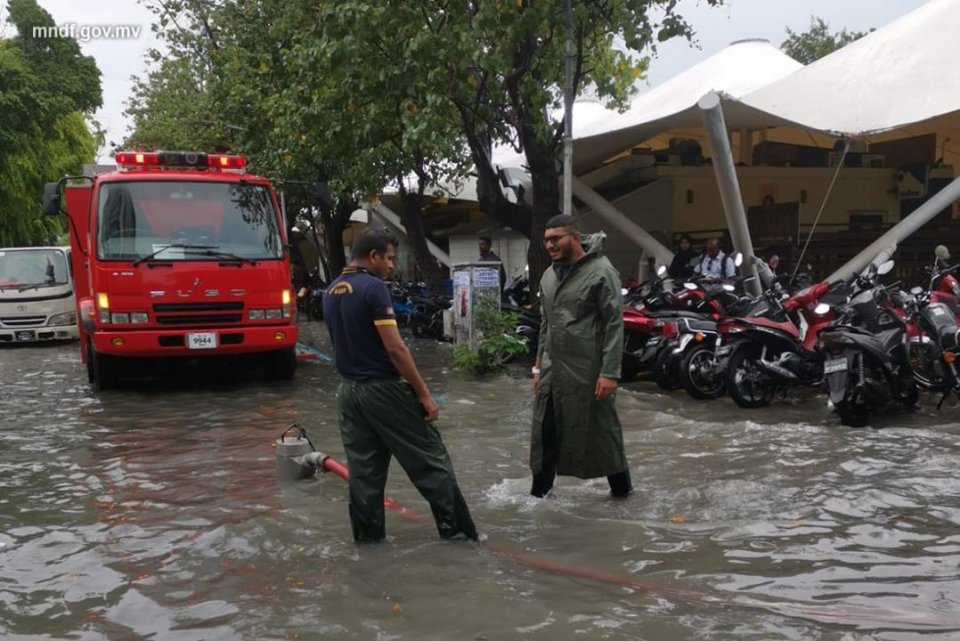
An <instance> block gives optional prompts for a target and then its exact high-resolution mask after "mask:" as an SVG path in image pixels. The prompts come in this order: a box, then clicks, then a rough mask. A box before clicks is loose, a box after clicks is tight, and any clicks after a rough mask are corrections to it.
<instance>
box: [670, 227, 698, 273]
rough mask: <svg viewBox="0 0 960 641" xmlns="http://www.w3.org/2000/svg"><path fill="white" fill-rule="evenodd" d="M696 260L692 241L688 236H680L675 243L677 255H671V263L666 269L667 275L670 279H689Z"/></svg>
mask: <svg viewBox="0 0 960 641" xmlns="http://www.w3.org/2000/svg"><path fill="white" fill-rule="evenodd" d="M696 258H697V252H696V250H694V248H693V239H692V238H690V235H689V234H682V235H681V236H680V240H679V241H678V242H677V253H676V254H674V255H673V261H672V262H671V263H670V267H668V268H667V274H669V275H670V277H671V278H689V277H690V275H691V274H693V261H694V260H695V259H696Z"/></svg>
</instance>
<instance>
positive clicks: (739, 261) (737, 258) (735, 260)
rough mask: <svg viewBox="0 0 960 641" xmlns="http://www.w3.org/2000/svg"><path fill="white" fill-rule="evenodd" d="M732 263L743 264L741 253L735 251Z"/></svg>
mask: <svg viewBox="0 0 960 641" xmlns="http://www.w3.org/2000/svg"><path fill="white" fill-rule="evenodd" d="M733 264H734V265H735V266H737V267H739V266H740V265H742V264H743V254H741V253H740V252H737V253H736V254H734V255H733Z"/></svg>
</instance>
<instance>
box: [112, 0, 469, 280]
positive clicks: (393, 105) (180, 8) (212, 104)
mask: <svg viewBox="0 0 960 641" xmlns="http://www.w3.org/2000/svg"><path fill="white" fill-rule="evenodd" d="M152 6H153V8H154V11H155V13H157V15H158V26H157V29H158V30H159V31H160V33H161V35H162V36H163V37H164V39H165V40H166V42H167V44H168V48H169V49H170V50H171V51H170V52H169V53H168V54H167V55H166V56H165V58H164V60H163V62H160V63H159V66H158V67H157V68H155V69H154V70H153V71H152V72H151V75H150V76H149V77H148V79H147V81H146V82H142V83H140V84H139V85H138V91H137V94H136V96H135V99H134V101H132V103H131V105H130V108H129V110H128V111H129V113H131V114H133V115H134V116H135V122H136V129H135V131H134V133H133V135H131V137H130V138H129V139H128V141H129V142H132V143H136V142H142V141H145V140H153V141H156V140H158V139H163V138H167V139H172V138H176V137H177V136H182V135H183V134H181V133H180V132H183V131H184V130H185V129H189V128H185V127H183V121H184V115H183V114H179V113H176V105H177V104H178V103H180V102H181V101H182V99H183V97H184V96H191V95H195V94H203V97H202V98H200V97H197V99H195V100H194V101H193V104H196V105H200V106H201V108H202V109H203V110H204V111H205V112H206V113H208V114H209V116H208V117H209V118H210V119H211V120H212V121H214V123H213V124H214V125H215V126H214V129H216V130H217V131H218V132H219V133H223V132H224V128H228V129H229V130H230V131H227V132H226V133H227V134H228V135H227V136H226V138H228V139H229V140H230V141H231V143H232V144H231V147H232V148H233V149H235V150H237V151H242V152H243V153H246V154H247V155H249V156H250V157H251V160H252V164H255V165H256V167H257V170H258V171H260V172H261V173H267V174H268V175H269V174H272V175H274V176H276V177H280V178H284V179H292V180H294V181H300V182H310V181H315V182H320V181H323V182H327V183H329V184H330V188H331V190H332V192H333V193H334V195H335V199H334V200H335V201H336V205H335V206H334V207H332V208H330V209H326V210H321V220H322V222H323V227H324V229H325V231H326V237H327V245H328V247H327V249H328V252H327V253H328V256H329V259H330V261H331V263H332V265H331V266H332V267H333V268H334V269H336V268H337V267H338V266H339V265H341V263H342V259H341V257H343V253H344V252H343V247H342V242H341V233H342V230H343V228H344V226H345V225H346V224H347V221H348V219H349V215H350V213H351V212H352V211H353V210H354V209H356V207H357V204H358V203H359V202H361V201H364V200H372V199H374V198H375V197H376V196H378V195H379V194H380V193H381V192H382V190H383V189H384V187H385V186H387V185H388V184H395V185H396V186H397V189H398V191H399V193H400V200H401V202H402V203H403V206H402V207H401V208H400V209H401V210H400V212H398V213H399V215H400V217H401V219H402V221H403V223H404V226H405V228H406V230H407V232H408V236H409V238H410V240H411V243H412V245H413V248H414V254H415V256H416V259H417V263H418V266H419V267H420V271H421V273H422V274H423V275H424V276H425V277H426V279H427V280H428V282H430V283H431V284H432V285H433V286H434V288H439V287H440V272H439V268H438V266H437V265H436V262H435V261H433V260H432V258H431V257H430V254H429V252H428V250H427V243H426V237H425V235H424V231H423V226H422V221H421V220H420V210H421V209H422V199H423V195H424V192H425V190H426V189H427V188H428V186H429V185H430V184H433V183H435V182H436V181H437V180H438V178H437V173H436V172H437V170H438V169H439V168H441V167H444V168H445V169H444V171H454V170H455V167H456V163H455V162H449V161H447V160H446V159H447V158H450V157H451V156H454V157H455V156H456V155H457V151H456V150H453V149H452V147H453V146H455V145H456V142H455V141H457V140H459V131H458V129H457V128H456V124H457V120H456V117H455V113H454V112H453V111H452V110H450V109H449V108H448V109H447V116H446V120H445V121H444V119H443V118H435V119H432V120H431V121H430V122H429V123H428V121H427V120H426V119H424V118H420V119H417V120H416V121H414V120H413V119H412V118H411V114H413V113H416V112H417V111H418V110H419V107H417V106H416V105H417V104H418V103H419V104H427V102H428V99H427V97H426V96H427V92H426V91H424V90H422V89H420V90H418V91H415V92H413V93H411V91H410V88H411V87H410V84H409V82H408V78H407V77H406V75H405V74H404V72H403V70H402V68H400V67H399V66H398V65H395V64H394V65H392V66H389V67H385V68H384V67H382V66H380V67H379V68H378V66H377V65H378V63H377V60H376V56H373V55H366V56H364V55H358V56H357V60H356V61H355V62H356V64H354V65H353V66H352V70H353V72H352V74H349V75H344V74H343V73H339V72H337V71H336V69H335V68H334V63H333V62H332V59H334V58H336V57H337V56H338V55H341V53H342V51H341V50H340V49H339V48H338V46H337V43H336V42H332V41H329V40H328V41H318V39H317V38H316V34H317V33H319V31H320V26H321V24H322V14H323V13H324V11H326V10H330V9H331V8H333V7H337V6H339V4H338V3H334V2H328V3H316V2H307V1H304V0H301V1H299V2H280V1H279V0H256V1H252V2H245V3H235V2H226V3H223V2H218V3H214V2H209V1H204V0H158V1H157V2H154V3H153V5H152ZM265 25H266V27H265ZM188 59H189V61H188ZM164 65H167V66H169V67H171V68H172V69H174V71H171V72H167V71H166V70H165V69H164ZM177 67H183V68H184V73H178V72H177V71H176V70H175V69H176V68H177ZM378 69H380V71H378ZM382 69H387V70H389V73H385V72H384V71H382ZM364 74H366V76H367V77H366V80H367V81H369V80H370V77H369V76H376V78H377V80H378V82H379V84H378V85H377V86H376V89H375V93H374V95H375V96H376V99H374V100H370V99H363V100H360V99H358V96H360V95H362V94H359V93H357V92H358V89H361V88H362V89H370V88H371V83H370V82H366V83H364V82H361V81H359V80H358V77H359V76H361V75H364ZM185 77H189V78H191V80H190V81H189V82H188V83H184V81H183V79H184V78H185ZM231 123H232V124H231ZM188 136H192V137H193V138H194V139H196V137H197V133H196V128H195V127H194V128H193V131H192V132H191V133H190V134H188ZM451 141H454V142H451ZM461 147H462V144H461ZM459 155H460V156H461V157H464V158H465V157H466V155H465V154H464V153H463V151H462V149H461V150H460V152H459ZM463 171H465V166H463V167H462V168H461V173H462V172H463ZM409 176H413V177H414V180H413V181H412V185H413V187H412V188H411V187H409V186H408V182H407V178H408V177H409ZM306 193H309V192H306ZM316 204H317V203H316V202H300V203H297V204H296V206H295V208H296V209H297V210H298V211H301V212H307V211H312V210H313V208H314V206H315V205H316Z"/></svg>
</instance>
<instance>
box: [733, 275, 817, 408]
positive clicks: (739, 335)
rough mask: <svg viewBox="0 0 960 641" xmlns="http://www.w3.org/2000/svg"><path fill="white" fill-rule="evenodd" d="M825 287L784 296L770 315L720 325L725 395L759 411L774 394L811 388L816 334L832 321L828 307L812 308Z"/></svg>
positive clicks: (815, 378) (813, 381)
mask: <svg viewBox="0 0 960 641" xmlns="http://www.w3.org/2000/svg"><path fill="white" fill-rule="evenodd" d="M830 289H831V286H830V285H828V284H827V283H826V282H822V283H818V284H816V285H813V286H811V287H808V288H806V289H803V290H801V291H800V292H798V293H797V294H795V295H793V296H791V297H789V298H787V299H786V300H785V301H783V303H782V305H781V304H780V302H779V300H778V299H777V298H776V297H775V296H769V297H768V300H769V301H770V302H771V303H772V304H774V305H776V306H780V309H779V310H777V311H776V312H775V313H774V314H773V315H772V316H755V317H742V318H730V319H726V320H724V321H723V322H722V323H721V324H720V332H721V334H722V335H723V340H722V342H721V345H720V346H719V347H718V348H717V350H716V355H717V357H718V364H719V363H722V362H723V361H724V359H727V360H726V366H725V370H724V371H725V374H724V376H725V377H726V385H727V392H728V393H729V394H730V397H731V398H733V400H734V402H736V404H737V405H739V406H740V407H744V408H756V407H763V406H765V405H768V404H769V403H770V400H771V399H772V398H773V395H774V393H775V392H777V391H778V390H783V389H786V388H787V387H789V386H791V385H798V384H799V385H813V384H815V383H817V382H819V381H820V379H821V377H822V376H823V357H822V355H821V354H820V352H818V351H817V350H816V349H815V344H816V339H817V334H818V332H819V331H820V330H821V329H823V328H824V327H827V326H829V325H830V323H832V322H833V321H834V319H835V314H834V312H833V311H832V309H831V308H830V307H829V306H828V307H826V308H820V307H818V303H819V301H820V298H822V297H823V296H824V295H826V294H827V293H828V292H829V291H830Z"/></svg>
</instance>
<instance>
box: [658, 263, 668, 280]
mask: <svg viewBox="0 0 960 641" xmlns="http://www.w3.org/2000/svg"><path fill="white" fill-rule="evenodd" d="M666 274H667V266H666V265H660V266H659V267H657V276H659V277H660V278H663V277H664V276H666Z"/></svg>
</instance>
